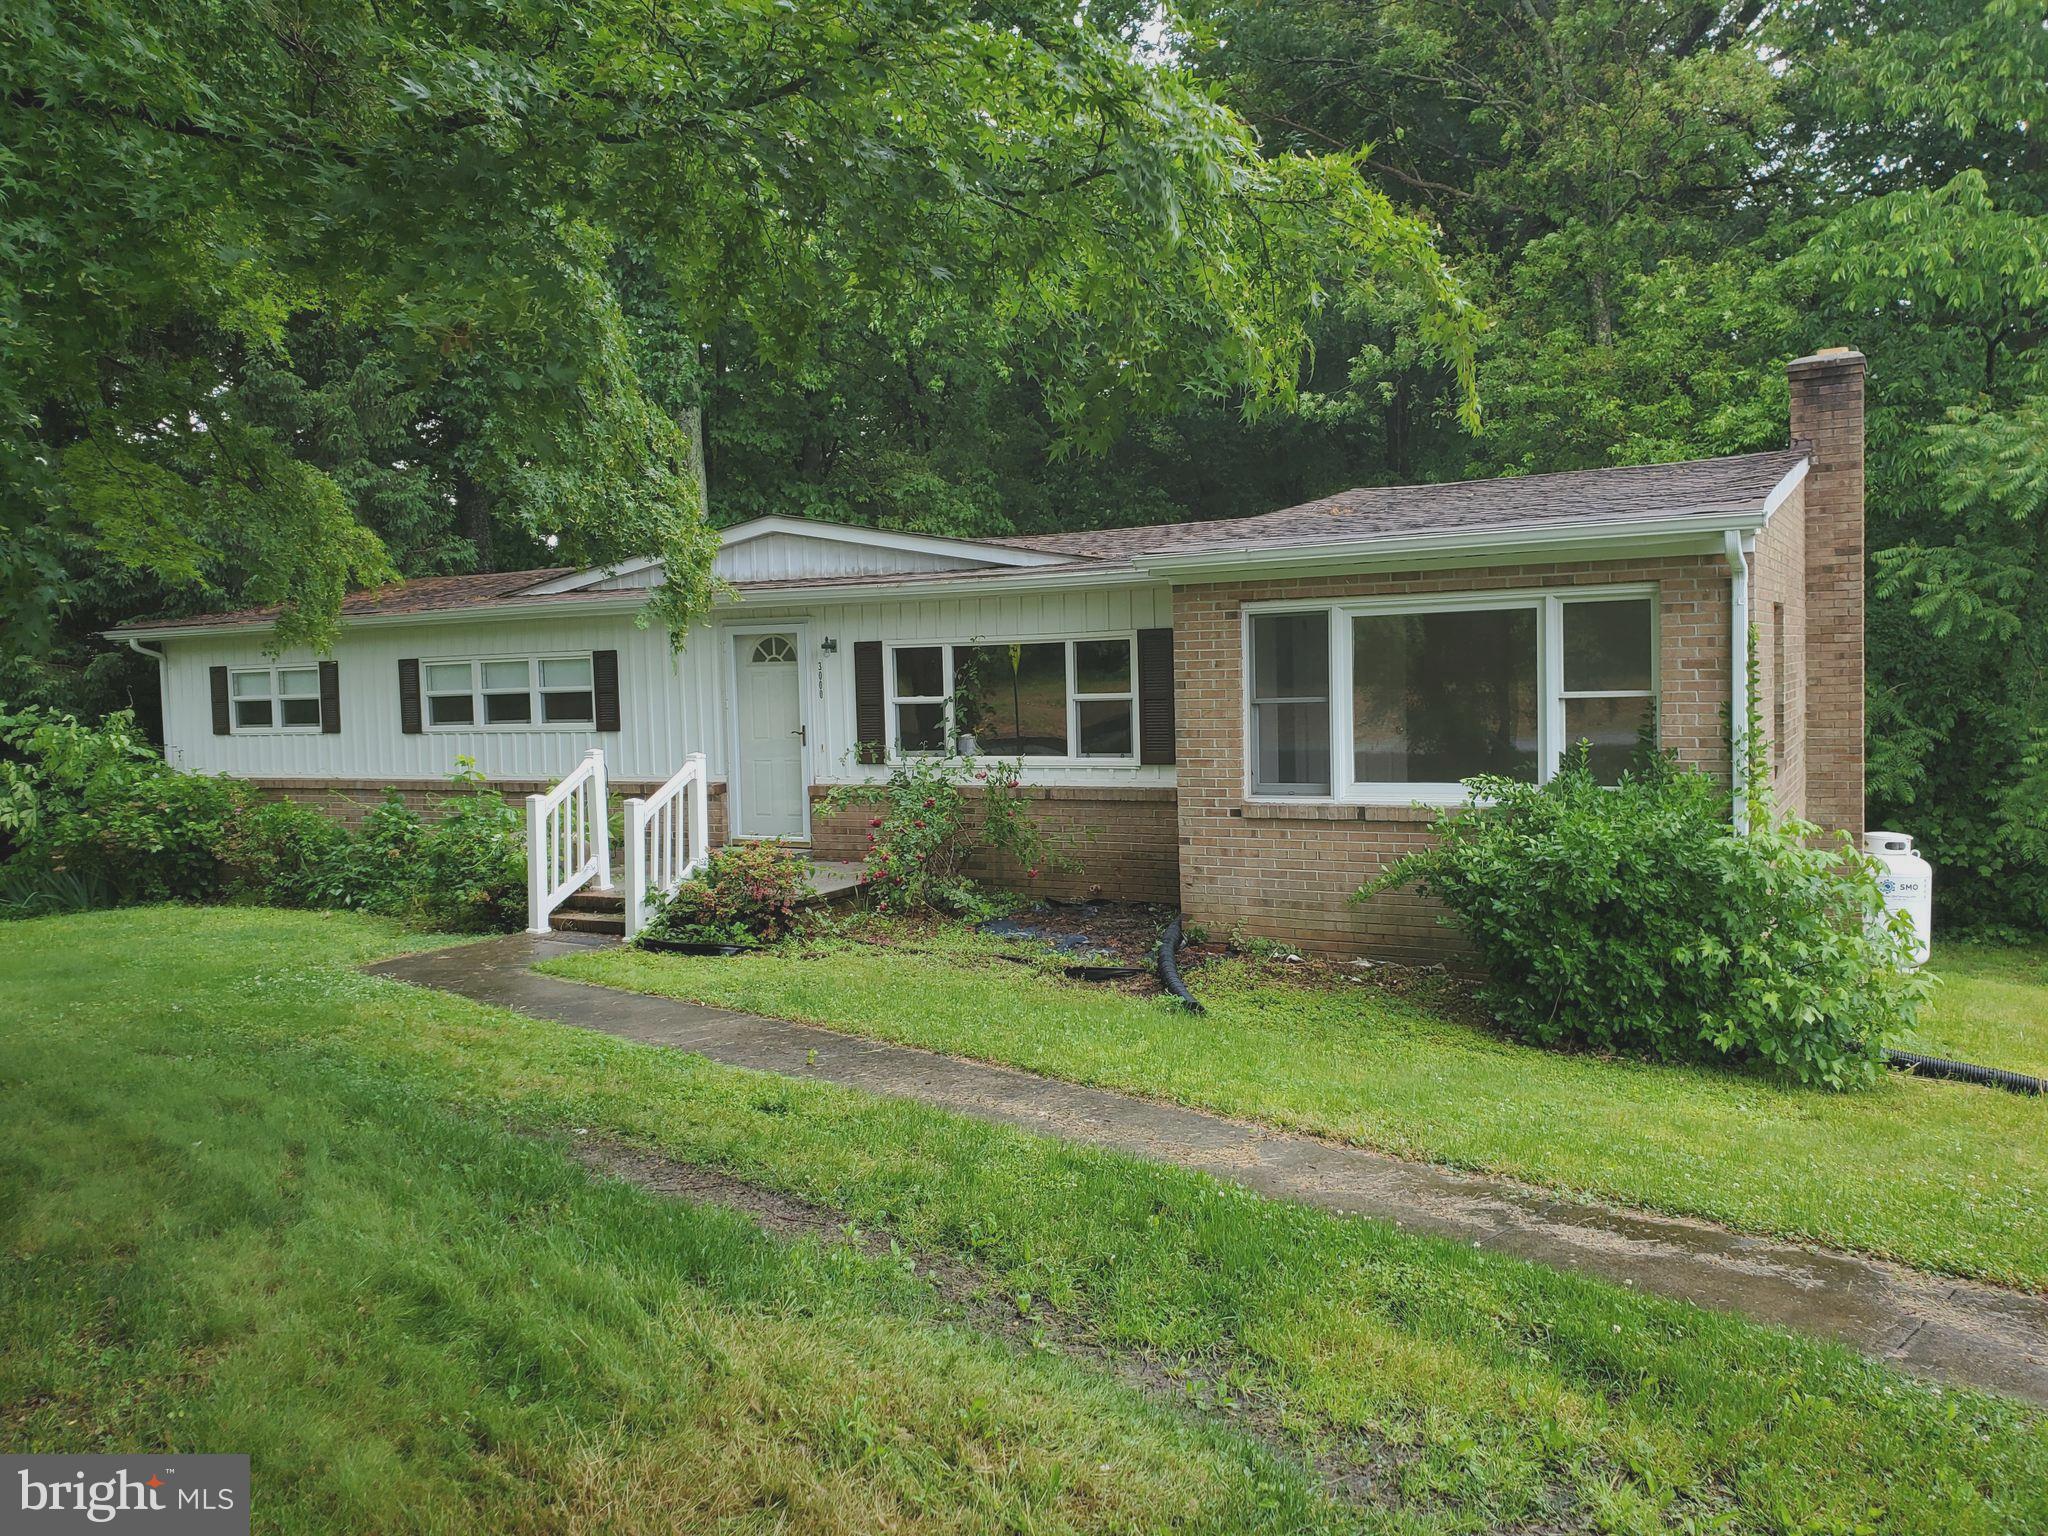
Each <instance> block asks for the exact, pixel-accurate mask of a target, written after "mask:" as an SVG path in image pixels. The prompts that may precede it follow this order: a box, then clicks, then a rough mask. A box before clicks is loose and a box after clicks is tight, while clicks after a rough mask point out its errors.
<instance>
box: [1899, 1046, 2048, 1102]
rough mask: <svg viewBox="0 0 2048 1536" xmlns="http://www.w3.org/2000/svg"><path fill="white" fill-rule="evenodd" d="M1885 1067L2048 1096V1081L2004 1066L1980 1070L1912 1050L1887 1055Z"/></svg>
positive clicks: (2009, 1091)
mask: <svg viewBox="0 0 2048 1536" xmlns="http://www.w3.org/2000/svg"><path fill="white" fill-rule="evenodd" d="M1884 1064H1885V1065H1886V1066H1888V1067H1891V1068H1893V1069H1895V1070H1897V1071H1900V1072H1910V1073H1912V1074H1913V1075H1914V1076H1915V1077H1939V1078H1945V1079H1947V1080H1948V1081H1949V1082H1952V1083H1977V1084H1979V1085H1981V1086H1982V1087H1985V1088H2003V1089H2004V1090H2005V1091H2006V1092H2007V1093H2048V1082H2043V1081H2042V1080H2041V1079H2040V1078H2038V1077H2029V1076H2027V1075H2026V1073H2024V1072H2008V1071H2006V1070H2005V1069H2004V1068H2003V1067H1980V1066H1978V1065H1976V1063H1974V1062H1968V1061H1950V1060H1948V1059H1947V1058H1946V1057H1943V1056H1920V1055H1916V1054H1915V1053H1914V1052H1912V1051H1891V1050H1888V1051H1886V1052H1885V1053H1884Z"/></svg>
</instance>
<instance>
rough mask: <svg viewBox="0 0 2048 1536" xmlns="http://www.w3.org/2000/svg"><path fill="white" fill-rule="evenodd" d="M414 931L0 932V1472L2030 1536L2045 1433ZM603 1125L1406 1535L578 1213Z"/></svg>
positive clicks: (541, 1521)
mask: <svg viewBox="0 0 2048 1536" xmlns="http://www.w3.org/2000/svg"><path fill="white" fill-rule="evenodd" d="M404 942H405V941H404V940H402V939H401V938H400V936H398V935H396V934H394V933H393V932H392V931H391V930H389V929H388V928H384V927H380V926H379V925H377V924H374V923H372V922H369V921H367V920H363V919H357V918H344V917H332V918H321V917H315V916H308V915H304V914H284V913H267V912H256V911H246V910H244V911H234V910H213V911H188V910H177V909H158V910H151V911H140V912H124V913H114V914H100V915H94V916H89V917H76V918H52V919H44V920H38V921H35V922H28V923H16V924H10V925H5V926H4V927H0V966H4V967H5V971H6V974H7V976H8V978H9V986H8V987H7V988H6V989H5V991H4V993H0V1114H4V1115H5V1116H6V1123H7V1124H8V1126H9V1128H10V1133H9V1136H8V1137H7V1138H6V1140H5V1142H4V1143H0V1159H4V1163H5V1168H4V1178H0V1243H4V1247H0V1253H4V1255H5V1262H6V1266H7V1267H6V1270H5V1283H4V1284H0V1325H4V1326H0V1404H5V1405H7V1406H6V1407H5V1408H0V1439H4V1440H5V1442H6V1443H8V1444H9V1445H10V1446H13V1447H15V1448H18V1449H24V1450H27V1449H60V1448H61V1449H66V1450H73V1449H75V1450H92V1449H102V1448H116V1447H118V1448H123V1449H128V1448H142V1447H154V1446H165V1447H177V1448H187V1449H201V1448H203V1449H213V1450H230V1449H238V1450H249V1451H251V1452H252V1453H253V1454H254V1456H255V1466H256V1489H257V1496H258V1504H257V1514H258V1522H259V1525H260V1526H262V1527H263V1528H265V1529H288V1530H312V1529H370V1528H376V1529H388V1530H399V1529H420V1530H456V1529H463V1530H471V1529H502V1530H508V1531H524V1530H543V1529H545V1530H555V1529H589V1528H597V1527H602V1528H604V1529H607V1530H611V1529H625V1530H631V1529H635V1528H657V1527H658V1528H663V1529H668V1528H673V1527H678V1526H679V1527H684V1528H701V1527H706V1526H711V1525H715V1524H725V1525H728V1526H730V1527H732V1528H736V1529H800V1530H838V1529H875V1528H885V1527H886V1528H902V1529H1017V1530H1032V1531H1038V1530H1056V1529H1061V1528H1073V1527H1086V1528H1091V1529H1097V1528H1117V1527H1124V1528H1130V1529H1146V1530H1155V1529H1191V1530H1192V1529H1204V1528H1209V1529H1222V1530H1279V1529H1288V1530H1294V1529H1317V1528H1331V1529H1335V1528H1343V1527H1347V1526H1348V1527H1355V1528H1362V1529H1373V1530H1398V1531H1415V1532H1421V1531H1430V1532H1452V1531H1463V1530H1484V1529H1490V1528H1498V1527H1502V1526H1509V1527H1520V1528H1532V1529H1533V1528H1545V1529H1549V1528H1566V1529H1592V1530H1602V1531H1649V1530H1692V1531H1730V1532H1782V1531H1799V1532H1835V1531H1840V1532H1850V1531H1859V1530H1882V1531H1885V1532H1887V1533H1920V1532H1925V1533H1930V1536H1931V1533H1937V1532H1938V1533H1942V1536H1978V1533H1987V1536H1988V1533H1992V1532H2005V1531H2017V1530H2025V1529H2039V1528H2042V1526H2043V1525H2044V1524H2048V1428H2044V1425H2043V1422H2042V1421H2041V1419H2040V1418H2038V1417H2036V1416H2035V1415H2033V1414H2030V1413H2028V1412H2026V1411H2024V1410H2023V1409H2021V1408H2020V1407H2018V1406H2017V1405H2014V1404H2010V1403H2005V1402H2001V1401H1997V1400H1993V1399H1989V1398H1984V1397H1980V1396H1977V1395H1975V1394H1970V1393H1962V1392H1940V1391H1937V1390H1935V1389H1932V1388H1928V1387H1924V1386H1921V1385H1918V1384H1915V1383H1913V1382H1910V1381H1908V1380H1907V1379H1905V1378H1903V1377H1901V1376H1899V1375H1897V1374H1895V1373H1894V1372H1891V1371H1890V1370H1888V1369H1886V1368H1883V1367H1881V1366H1878V1365H1875V1364H1873V1363H1871V1362H1868V1361H1865V1360H1862V1359H1860V1358H1858V1357H1856V1356H1854V1355H1852V1354H1850V1353H1848V1352H1847V1351H1844V1350H1842V1349H1839V1348H1836V1347H1833V1346H1828V1345H1823V1344H1819V1343H1815V1342H1812V1341H1808V1340H1803V1339H1796V1338H1791V1337H1787V1336H1784V1335H1781V1334H1777V1333H1774V1332H1771V1331H1769V1330H1765V1329H1761V1328H1757V1327H1755V1326H1753V1325H1750V1324H1747V1323H1744V1322H1741V1321H1739V1320H1736V1319H1734V1318H1730V1317H1724V1316H1719V1315H1715V1314H1708V1313H1703V1312H1699V1311H1696V1310H1693V1309H1689V1308H1686V1307H1682V1306H1679V1305H1676V1304H1672V1303H1667V1302H1663V1301H1660V1300H1657V1299H1655V1298H1649V1297H1643V1296H1639V1295H1636V1294H1634V1293H1633V1292H1629V1291H1625V1290H1621V1289H1617V1288H1614V1287H1609V1286H1605V1285H1601V1284H1599V1283H1597V1282H1593V1281H1589V1280H1585V1279H1582V1278H1578V1277H1574V1276H1570V1275H1565V1274H1561V1273H1556V1272H1552V1271H1548V1270H1544V1269H1541V1268H1538V1267H1535V1266H1531V1265H1527V1264H1522V1263H1519V1262H1517V1261H1514V1260H1512V1259H1507V1258H1504V1257H1501V1256H1497V1255H1490V1254H1484V1253H1479V1252H1476V1251H1473V1250H1471V1249H1468V1248H1463V1247H1460V1246H1457V1245H1453V1244H1448V1243H1443V1242H1439V1241H1434V1240H1430V1239H1425V1238H1419V1237H1415V1236H1411V1235H1407V1234H1403V1233H1400V1232H1397V1231H1395V1230H1393V1229H1391V1228H1389V1227H1386V1226H1384V1225H1381V1224H1377V1223H1370V1222H1363V1221H1356V1220H1352V1221H1346V1220H1342V1219H1339V1218H1335V1217H1330V1216H1326V1215H1323V1214H1320V1213H1318V1212H1314V1211H1311V1210H1307V1209H1304V1208H1299V1207H1295V1206H1291V1205H1286V1204H1280V1203H1275V1202H1268V1201H1262V1200H1259V1199H1257V1198H1256V1197H1253V1196H1251V1195H1249V1194H1246V1193H1244V1192H1242V1191H1240V1190H1236V1189H1234V1188H1231V1187H1229V1186H1225V1185H1222V1184H1218V1183H1216V1182H1214V1181H1212V1180H1209V1179H1206V1178H1203V1177H1201V1176H1198V1175H1194V1174H1189V1173H1185V1172H1182V1171H1179V1170H1176V1169H1170V1168H1162V1167H1155V1166H1151V1165H1147V1164H1143V1163H1138V1162H1134V1161H1130V1160H1126V1159H1122V1158H1118V1157H1114V1156H1111V1155H1108V1154H1104V1153H1099V1152H1092V1151H1087V1150H1084V1149H1079V1148H1074V1147H1069V1146H1065V1145H1062V1144H1058V1143H1054V1142H1049V1141H1044V1140H1040V1139H1036V1138H1032V1137H1029V1136H1026V1135H1023V1134H1021V1133H1019V1132H1015V1131H1012V1130H1008V1129H1005V1128H1002V1127H998V1126H993V1125H988V1124H983V1123H981V1122H978V1121H972V1120H967V1119H964V1118H961V1117H955V1116H949V1115H945V1114H942V1113H939V1112H937V1111H934V1110H930V1109H927V1108H924V1107H922V1106H918V1105H914V1104H910V1103H906V1102H901V1101H895V1100H879V1099H874V1098H869V1097H865V1096H862V1095H858V1094H854V1093H851V1092H848V1091H845V1090H841V1089H837V1088H833V1087H830V1086H828V1085H823V1084H817V1083H805V1082H794V1081H785V1080H782V1079H777V1078H770V1077H764V1076H761V1075H759V1074H753V1073H747V1072H742V1071H739V1070H736V1069H731V1068H725V1067H720V1066H717V1065H715V1064H712V1063H709V1062H706V1061H704V1060H702V1059H701V1058H693V1057H690V1056H687V1055H683V1054H681V1053H677V1052H672V1051H663V1050H659V1049H655V1048H650V1047H644V1046H639V1045H635V1044H631V1043H628V1042H624V1041H620V1040H616V1039H613V1038H611V1037H608V1036H604V1035H599V1034H593V1033H588V1032H582V1031H576V1030H570V1029H565V1028H561V1027H558V1026H555V1025H550V1024H546V1023H542V1022H539V1021H534V1020H528V1019H522V1018H519V1017H517V1016H515V1015H511V1014H507V1013H504V1012H502V1011H499V1010H494V1009H489V1008H485V1007H481V1006H478V1005H475V1004H471V1003H467V1002H465V1001H463V1000H460V999H457V998H453V997H449V996H445V995H441V994H435V993H428V992H421V991H416V990H413V989H409V988H405V987H401V986H398V985H395V984H392V983H388V982H380V981H375V980H371V979H368V978H365V977H363V976H361V975H359V974H357V973H355V972H354V971H353V969H352V967H353V966H354V965H355V964H357V963H358V962H360V961H362V960H364V959H366V958H368V957H370V956H372V955H374V954H376V953H380V952H384V951H389V950H392V949H396V948H398V947H400V946H401V945H402V944H403V943H404ZM1016 979H1017V977H1016V975H1013V976H1012V980H1013V981H1015V980H1016ZM145 997H146V998H150V999H156V1000H159V1001H158V1002H157V1003H155V1005H153V1006H146V1007H138V1005H137V1002H136V1000H137V999H138V998H145ZM1183 1022H1185V1021H1183ZM576 1128H583V1129H586V1130H596V1131H602V1132H604V1133H607V1134H610V1135H614V1136H617V1137H620V1138H622V1139H625V1140H628V1141H631V1142H633V1143H636V1144H639V1145H642V1146H646V1147H649V1148H655V1149H659V1150H662V1151H664V1152H666V1153H667V1154H668V1155H670V1156H673V1157H676V1158H679V1159H683V1160H687V1161H691V1162H696V1163H702V1164H707V1165H713V1166H717V1167H719V1168H722V1169H725V1170H727V1171H729V1172H731V1173H733V1174H736V1175H738V1176H740V1177H743V1178H746V1179H748V1180H751V1181H754V1182H756V1183H759V1184H762V1185H765V1186H769V1187H773V1188H776V1189H779V1190H783V1191H786V1192H788V1193H792V1194H795V1195H799V1196H801V1197H804V1198H807V1199H810V1200H813V1201H816V1202H819V1203H822V1204H826V1205H829V1206H832V1207H834V1208H837V1209H841V1210H844V1211H846V1212H848V1213H850V1215H851V1216H852V1217H853V1218H854V1219H855V1220H857V1221H858V1222H860V1223H861V1224H863V1225H865V1226H869V1227H876V1228H884V1229H886V1230H888V1231H889V1232H891V1233H893V1234H896V1235H897V1236H898V1237H899V1238H900V1240H901V1241H902V1242H904V1243H905V1244H908V1245H911V1246H912V1247H913V1248H915V1249H921V1250H930V1251H936V1252H942V1253H945V1254H948V1255H951V1256H954V1257H956V1258H958V1259H960V1260H963V1261H966V1262H970V1263H971V1264H973V1265H975V1266H976V1267H977V1268H978V1270H979V1271H980V1272H981V1273H982V1274H983V1275H985V1276H986V1277H987V1280H988V1283H989V1284H990V1285H991V1286H992V1287H993V1288H994V1289H995V1290H996V1291H997V1292H998V1293H1000V1294H1002V1295H1005V1296H1008V1297H1010V1298H1012V1301H1013V1303H1014V1305H1016V1307H1017V1308H1018V1309H1019V1310H1020V1311H1021V1312H1026V1313H1031V1312H1034V1311H1039V1310H1043V1309H1047V1308H1051V1309H1055V1310H1056V1311H1058V1312H1059V1313H1061V1314H1063V1315H1064V1316H1066V1317H1068V1318H1070V1319H1076V1320H1079V1321H1080V1322H1082V1323H1085V1325H1086V1327H1087V1328H1088V1329H1089V1330H1090V1331H1092V1332H1093V1333H1094V1334H1095V1335H1096V1336H1097V1337H1099V1338H1102V1339H1104V1340H1106V1341H1108V1342H1110V1343H1111V1344H1113V1345H1115V1346H1118V1347H1122V1348H1129V1349H1137V1350H1143V1351H1146V1352H1148V1353H1150V1354H1152V1355H1154V1356H1156V1357H1159V1358H1162V1359H1166V1360H1181V1359H1185V1360H1195V1361H1200V1362H1202V1363H1203V1364H1204V1365H1205V1367H1206V1368H1208V1369H1209V1370H1211V1371H1212V1372H1213V1373H1216V1374H1219V1375H1220V1376H1222V1378H1223V1379H1224V1380H1225V1382H1226V1390H1228V1391H1230V1392H1232V1393H1235V1394H1238V1395H1241V1396H1243V1397H1244V1398H1246V1399H1248V1400H1253V1401H1256V1402H1259V1403H1261V1404H1262V1405H1265V1406H1266V1407H1268V1408H1269V1409H1270V1411H1271V1412H1272V1413H1273V1414H1275V1415H1277V1416H1278V1417H1279V1418H1280V1419H1281V1420H1283V1421H1284V1422H1285V1423H1287V1424H1288V1425H1290V1426H1292V1428H1293V1429H1294V1430H1295V1431H1296V1432H1297V1433H1298V1434H1299V1435H1300V1436H1302V1437H1303V1439H1304V1441H1305V1443H1307V1444H1309V1445H1311V1446H1322V1445H1330V1444H1347V1445H1363V1446H1365V1447H1367V1448H1369V1452H1370V1455H1371V1457H1372V1459H1373V1462H1374V1466H1375V1468H1376V1472H1377V1479H1376V1481H1375V1482H1374V1484H1373V1488H1374V1490H1375V1497H1374V1500H1373V1503H1372V1504H1371V1506H1370V1507H1368V1508H1366V1509H1364V1510H1359V1511H1346V1510H1340V1509H1337V1508H1334V1507H1331V1506H1329V1505H1325V1504H1320V1503H1317V1502H1315V1500H1314V1498H1313V1495H1312V1492H1311V1490H1310V1488H1309V1487H1308V1485H1307V1483H1306V1481H1305V1479H1304V1476H1303V1475H1302V1474H1301V1473H1300V1471H1299V1469H1298V1468H1297V1467H1295V1466H1294V1465H1293V1464H1292V1463H1290V1462H1288V1461H1280V1460H1274V1459H1272V1458H1269V1457H1265V1456H1263V1455H1262V1454H1261V1453H1259V1452H1258V1451H1257V1450H1256V1448H1255V1447H1252V1446H1251V1445H1249V1444H1248V1443H1247V1442H1245V1441H1243V1440H1241V1439H1239V1438H1237V1437H1235V1436H1233V1435H1230V1434H1228V1433H1225V1432H1224V1431H1222V1430H1218V1429H1207V1430H1205V1429H1203V1428H1201V1427H1200V1426H1191V1425H1190V1424H1188V1423H1187V1422H1185V1421H1184V1420H1183V1419H1182V1418H1181V1417H1180V1416H1178V1415H1175V1414H1169V1413H1167V1412H1165V1411H1163V1410H1160V1409H1158V1408H1156V1407H1154V1406H1151V1405H1150V1404H1148V1403H1147V1402H1146V1401H1144V1400H1141V1399H1138V1398H1136V1397H1134V1396H1133V1395H1132V1394H1131V1393H1130V1392H1128V1391H1126V1390H1125V1389H1122V1388H1120V1387H1116V1386H1114V1385H1112V1384H1110V1383H1108V1382H1107V1381H1105V1380H1104V1379H1103V1378H1101V1377H1100V1376H1099V1375H1096V1374H1093V1373H1091V1372H1088V1371H1085V1370H1082V1369H1081V1368H1079V1367H1078V1366H1076V1365H1074V1364H1072V1363H1070V1362H1066V1361H1062V1360H1047V1359H1043V1358H1040V1357H1039V1356H1036V1355H1033V1354H1028V1353H1027V1354H1022V1355H1019V1354H1015V1353H1011V1352H1009V1351H1006V1350H1005V1349H1004V1348H1002V1347H1001V1346H999V1345H996V1344H994V1343H991V1342H989V1341H988V1340H986V1339H983V1338H980V1337H978V1336H976V1335H974V1334H973V1333H972V1332H971V1331H969V1330H967V1329H964V1328H961V1327H958V1326H954V1325H949V1324H947V1323H946V1322H945V1321H944V1320H943V1319H942V1318H940V1317H938V1316H935V1315H933V1304H932V1302H931V1301H930V1300H929V1298H928V1295H927V1293H925V1292H924V1291H923V1290H922V1288H921V1286H920V1285H919V1283H918V1282H916V1281H915V1280H914V1279H913V1278H911V1277H910V1276H908V1275H906V1274H905V1273H904V1272H903V1270H902V1267H901V1266H900V1265H895V1266H892V1265H889V1264H885V1263H882V1262H879V1261H874V1260H869V1259H865V1258H862V1257H859V1256H857V1255H854V1254H850V1253H848V1252H846V1251H845V1250H843V1249H836V1248H820V1247H819V1246H817V1245H816V1244H813V1243H800V1244H797V1245H795V1246H793V1247H784V1246H780V1245H777V1244H775V1243H771V1242H769V1241H766V1240H765V1239H763V1238H761V1237H760V1236H758V1235H757V1234H756V1233H755V1232H754V1231H753V1230H752V1229H751V1228H749V1227H747V1226H745V1225H744V1224H742V1223H740V1222H739V1221H738V1220H737V1219H735V1218H734V1217H731V1216H729V1215H727V1214H724V1213H721V1212H718V1211H715V1210H705V1209H701V1208H697V1207H694V1206H690V1205H686V1204H678V1203H671V1202H663V1201H659V1200H655V1199H652V1198H649V1197H646V1196H643V1195H641V1194H639V1193H637V1192H636V1191H634V1190H631V1189H628V1188H624V1187H620V1186H606V1185H594V1184H592V1183H590V1182H589V1181H588V1180H587V1179H585V1177H584V1176H583V1175H582V1174H581V1172H580V1171H578V1170H577V1169H575V1168H574V1167H572V1166H571V1165H570V1164H569V1162H568V1161H567V1160H566V1159H565V1158H564V1157H563V1156H562V1155H561V1154H560V1153H559V1152H558V1151H556V1150H555V1148H554V1146H552V1145H551V1144H550V1143H549V1142H547V1141H545V1140H540V1139H536V1137H535V1136H534V1135H532V1134H521V1132H522V1131H523V1132H527V1133H532V1132H545V1133H550V1134H566V1133H568V1132H571V1131H573V1130H574V1129H576Z"/></svg>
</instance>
